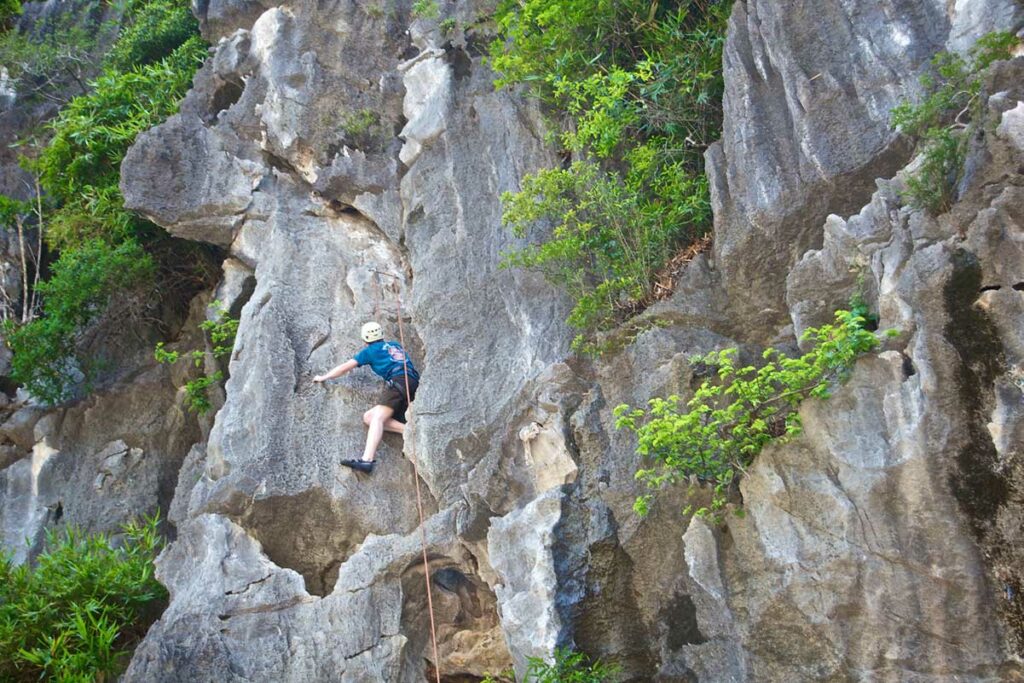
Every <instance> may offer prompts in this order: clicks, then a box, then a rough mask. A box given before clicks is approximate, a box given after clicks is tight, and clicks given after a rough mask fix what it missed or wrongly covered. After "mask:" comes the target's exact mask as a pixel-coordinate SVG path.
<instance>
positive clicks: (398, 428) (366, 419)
mask: <svg viewBox="0 0 1024 683" xmlns="http://www.w3.org/2000/svg"><path fill="white" fill-rule="evenodd" d="M387 407H388V406H374V408H387ZM373 410H374V409H373V408H370V409H369V410H367V411H366V412H365V413H363V424H364V425H367V426H369V424H370V420H371V419H372V416H373ZM392 414H394V413H392ZM384 431H385V432H394V433H395V434H404V433H405V423H404V422H399V421H398V420H396V419H395V418H394V417H389V418H388V419H387V420H385V421H384Z"/></svg>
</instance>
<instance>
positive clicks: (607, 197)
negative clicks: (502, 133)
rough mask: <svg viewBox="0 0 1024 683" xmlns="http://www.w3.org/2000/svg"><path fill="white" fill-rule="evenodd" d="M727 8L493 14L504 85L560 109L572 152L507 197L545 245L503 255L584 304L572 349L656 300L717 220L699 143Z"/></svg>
mask: <svg viewBox="0 0 1024 683" xmlns="http://www.w3.org/2000/svg"><path fill="white" fill-rule="evenodd" d="M728 13H729V3H727V2H726V3H702V2H696V1H692V2H682V3H665V2H653V3H652V2H650V0H643V1H641V0H626V1H624V2H610V1H608V0H601V1H599V2H593V1H592V0H559V1H557V2H549V1H547V0H524V1H522V2H504V3H502V5H501V6H500V7H499V9H498V12H497V16H496V19H497V23H498V26H499V30H500V35H499V37H498V38H497V39H496V40H495V41H494V42H493V43H492V44H491V47H490V52H491V64H492V66H493V67H494V69H495V70H496V71H497V72H498V73H499V74H500V77H499V79H498V80H497V81H496V84H497V85H498V86H506V85H511V84H515V83H524V84H526V85H527V86H528V87H529V89H530V91H531V92H532V93H533V94H534V95H536V96H537V97H539V98H541V99H542V100H543V101H544V102H546V103H547V104H548V105H549V106H550V108H551V109H552V110H554V111H555V112H557V114H559V115H560V116H561V120H562V122H563V124H564V125H563V126H562V132H561V134H560V135H559V136H558V141H559V142H560V144H561V145H562V147H563V148H564V149H565V150H566V151H567V152H569V153H571V154H572V155H574V156H575V157H576V158H577V161H576V162H575V163H573V164H572V165H571V166H570V167H569V168H567V169H548V170H544V171H541V172H539V173H537V174H534V175H529V176H527V177H525V178H524V179H523V180H522V185H521V190H520V191H519V192H517V193H506V195H504V197H503V201H504V205H505V206H504V208H505V210H504V215H503V218H504V222H505V223H506V224H507V225H509V226H510V227H512V229H513V230H514V231H515V232H516V234H517V235H519V236H526V235H527V234H528V231H529V230H530V229H531V228H542V229H547V228H553V230H554V232H553V235H552V237H551V238H550V239H549V240H547V241H546V242H543V243H540V244H537V243H535V244H533V245H531V246H528V247H526V248H525V249H523V250H521V251H518V252H512V253H509V254H506V259H505V265H509V266H516V267H525V268H534V269H537V270H540V271H541V272H543V273H544V274H545V276H547V277H548V279H549V280H550V281H551V282H553V283H554V284H557V285H560V286H563V287H565V288H566V289H567V291H568V292H569V294H570V295H571V296H572V297H573V300H574V301H575V302H576V306H575V308H574V310H573V312H572V314H571V316H570V318H569V321H568V322H569V323H570V324H571V325H573V326H575V327H577V328H578V329H580V330H581V334H580V336H579V337H578V338H577V341H576V344H575V347H576V348H577V349H579V350H587V349H588V348H594V346H593V344H591V343H590V339H591V337H592V336H593V333H594V332H597V331H604V330H608V329H611V328H613V327H614V326H615V325H616V324H617V323H618V322H620V321H621V320H622V318H623V317H624V316H625V315H628V314H629V313H632V312H635V311H636V310H637V309H638V308H642V307H643V306H644V305H646V303H648V302H649V301H650V300H651V298H652V293H653V281H654V275H655V273H656V272H658V271H659V269H661V268H662V267H663V266H664V264H665V263H666V261H667V260H668V259H669V258H670V257H671V256H672V255H673V254H674V253H675V251H676V250H677V249H678V248H679V247H681V246H682V245H684V244H685V243H686V242H688V241H692V240H695V239H697V238H699V237H701V236H702V235H703V234H704V233H705V232H707V230H708V228H709V226H710V221H711V205H710V199H709V194H708V184H707V180H706V178H705V177H704V169H703V152H704V150H705V149H706V148H707V146H708V145H709V144H710V143H711V142H713V141H714V140H715V139H716V138H717V137H718V134H719V131H720V128H721V98H722V90H723V83H722V73H721V54H722V46H723V44H724V32H725V24H726V20H727V18H728Z"/></svg>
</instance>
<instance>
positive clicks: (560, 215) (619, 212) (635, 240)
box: [503, 162, 710, 349]
mask: <svg viewBox="0 0 1024 683" xmlns="http://www.w3.org/2000/svg"><path fill="white" fill-rule="evenodd" d="M678 180H679V181H680V182H684V183H686V182H689V183H693V184H694V186H695V187H693V188H690V191H689V192H681V193H680V195H681V196H680V204H678V205H675V206H673V207H672V209H671V213H673V214H674V215H676V216H679V217H684V216H685V218H682V220H687V219H688V220H691V221H699V220H704V219H705V218H706V216H707V215H708V214H710V206H708V205H707V204H706V203H705V202H706V196H707V195H706V180H705V179H704V177H703V176H696V177H695V176H689V175H686V174H683V173H681V174H680V175H679V176H678ZM627 182H628V181H626V182H624V181H623V179H622V178H620V177H618V176H616V175H615V174H609V173H605V172H604V171H602V170H601V169H600V168H599V167H598V166H597V165H596V164H594V163H588V162H576V163H574V164H573V165H572V166H570V167H569V168H567V169H546V170H542V171H540V172H538V173H536V174H533V175H528V176H526V177H524V178H523V180H522V191H521V192H518V193H506V195H505V196H504V197H503V202H504V214H503V220H504V222H505V223H506V225H509V226H510V227H511V228H512V230H513V231H514V233H515V234H516V235H517V236H519V237H524V236H526V235H528V234H529V232H530V231H531V230H532V229H534V228H535V227H536V226H538V225H545V224H550V223H553V224H554V225H555V228H554V231H553V233H552V235H551V237H550V238H549V239H548V240H547V241H544V242H534V243H533V244H530V245H529V246H527V247H525V248H523V249H521V250H519V251H513V252H510V253H508V254H506V255H505V261H504V265H506V266H514V267H520V268H533V269H535V270H538V271H540V272H541V273H543V274H544V275H545V277H547V279H548V280H549V281H551V282H553V283H556V284H558V285H561V286H562V287H563V288H564V289H565V290H566V292H568V294H569V295H570V296H571V297H572V298H573V300H574V301H575V302H576V305H575V306H574V308H573V310H572V312H571V313H570V315H569V318H568V323H569V324H570V325H572V326H574V327H576V328H578V329H581V330H604V329H609V328H611V327H613V326H614V325H615V323H616V322H617V311H618V310H620V309H621V307H622V306H625V305H628V303H629V302H631V301H638V300H641V299H643V298H644V297H646V296H648V295H649V294H650V288H651V283H652V282H653V279H654V274H655V272H656V271H657V270H658V269H659V268H660V267H661V266H662V265H663V264H664V261H665V255H666V254H668V253H671V250H672V248H673V246H674V245H675V244H676V242H677V240H678V238H679V233H678V228H679V225H680V223H676V222H666V221H665V220H664V215H663V213H662V212H653V211H647V210H645V208H646V207H645V206H644V205H643V200H642V198H641V197H640V195H639V193H638V192H636V191H635V190H633V189H631V188H630V187H629V186H628V184H627ZM665 213H667V212H665ZM586 343H587V337H586V336H585V335H583V334H581V335H580V336H579V337H578V338H577V342H576V348H578V349H580V348H582V347H583V346H584V345H585V344H586Z"/></svg>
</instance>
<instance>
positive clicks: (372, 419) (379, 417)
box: [363, 406, 395, 462]
mask: <svg viewBox="0 0 1024 683" xmlns="http://www.w3.org/2000/svg"><path fill="white" fill-rule="evenodd" d="M394 413H395V410H394V408H390V407H388V406H374V407H372V408H370V409H369V410H367V411H366V412H365V413H363V422H365V423H366V425H367V430H366V448H365V450H363V460H365V461H367V462H373V458H374V457H375V456H376V455H377V447H378V446H380V440H381V439H382V438H383V437H384V425H385V423H387V422H388V421H389V420H391V416H392V415H394Z"/></svg>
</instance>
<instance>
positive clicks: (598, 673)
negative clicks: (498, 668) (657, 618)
mask: <svg viewBox="0 0 1024 683" xmlns="http://www.w3.org/2000/svg"><path fill="white" fill-rule="evenodd" d="M618 672H619V667H618V666H616V665H614V664H603V663H601V662H600V661H596V662H591V661H590V660H589V659H588V658H587V656H586V655H584V654H583V653H582V652H573V651H572V650H570V649H569V648H561V647H560V648H557V649H556V650H555V657H554V661H551V662H547V661H545V660H543V659H541V658H539V657H530V658H529V660H528V665H527V669H526V676H525V677H524V678H523V681H522V683H608V682H609V681H611V680H613V678H614V677H615V675H616V674H617V673H618ZM506 677H507V678H509V679H511V677H512V672H507V673H506V674H504V675H503V676H502V677H500V678H495V677H493V676H487V677H486V678H484V680H483V681H482V683H498V681H499V680H501V679H503V678H506Z"/></svg>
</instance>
